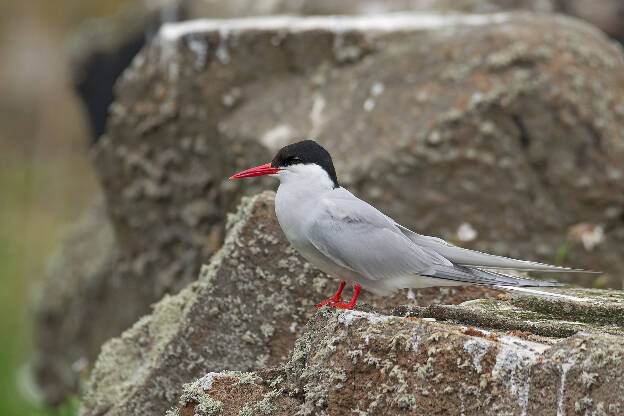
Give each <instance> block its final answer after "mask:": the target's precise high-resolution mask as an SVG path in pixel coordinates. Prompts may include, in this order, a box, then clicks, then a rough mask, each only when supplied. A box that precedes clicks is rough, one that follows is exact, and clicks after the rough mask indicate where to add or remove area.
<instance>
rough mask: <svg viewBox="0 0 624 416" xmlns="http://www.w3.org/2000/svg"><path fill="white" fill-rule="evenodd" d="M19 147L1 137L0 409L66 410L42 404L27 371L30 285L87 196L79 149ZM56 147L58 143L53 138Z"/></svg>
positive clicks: (88, 182) (90, 188) (90, 187)
mask: <svg viewBox="0 0 624 416" xmlns="http://www.w3.org/2000/svg"><path fill="white" fill-rule="evenodd" d="M49 146H50V147H53V146H52V144H50V145H46V146H42V147H45V148H41V149H36V150H34V151H25V150H24V149H23V148H20V147H16V146H11V144H9V143H7V142H6V141H1V140H0V193H1V195H2V196H1V197H0V287H1V289H0V339H2V348H0V415H3V416H11V415H29V414H32V415H48V414H49V415H69V414H73V413H72V412H73V411H72V410H71V409H74V408H75V406H76V402H77V401H76V400H75V399H72V400H70V401H69V402H68V403H67V404H66V405H64V406H61V407H60V408H59V409H58V410H53V411H51V410H46V409H41V408H40V406H38V404H37V403H36V393H34V392H35V391H36V389H35V388H34V385H33V382H32V380H31V377H30V372H29V371H28V367H27V365H28V363H29V362H30V361H31V354H32V334H31V324H30V317H29V310H30V302H31V301H32V291H33V289H34V286H35V284H36V283H37V282H38V281H39V280H40V279H41V277H42V276H43V274H44V270H45V264H46V260H47V258H48V257H49V256H50V254H51V253H52V252H53V250H54V249H55V248H56V247H58V245H59V244H60V242H61V240H62V235H63V231H64V229H65V228H66V227H67V225H68V224H70V223H71V222H72V221H73V220H74V219H75V218H76V217H77V216H78V215H79V214H80V212H81V211H82V210H83V209H84V207H85V205H86V204H88V203H89V202H90V201H91V200H92V199H93V195H94V188H95V187H94V181H93V179H92V177H91V175H89V167H88V164H87V161H86V156H87V152H86V148H85V146H81V145H80V144H78V145H77V144H75V143H65V144H64V145H61V146H59V148H58V150H59V151H58V152H54V151H51V150H50V149H49ZM57 146H58V144H57Z"/></svg>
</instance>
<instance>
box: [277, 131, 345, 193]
mask: <svg viewBox="0 0 624 416" xmlns="http://www.w3.org/2000/svg"><path fill="white" fill-rule="evenodd" d="M298 163H302V164H307V163H316V164H317V165H319V166H320V167H322V168H323V169H325V172H327V174H328V175H329V177H330V179H331V180H332V182H334V188H337V187H338V186H339V185H338V178H337V177H336V170H335V169H334V163H333V162H332V158H331V156H330V155H329V152H328V151H327V150H325V148H324V147H323V146H321V145H320V144H318V143H317V142H315V141H314V140H303V141H300V142H297V143H293V144H289V145H288V146H284V147H282V148H281V149H280V151H279V152H277V154H276V155H275V157H274V158H273V160H272V161H271V167H274V168H280V167H284V166H290V165H296V164H298Z"/></svg>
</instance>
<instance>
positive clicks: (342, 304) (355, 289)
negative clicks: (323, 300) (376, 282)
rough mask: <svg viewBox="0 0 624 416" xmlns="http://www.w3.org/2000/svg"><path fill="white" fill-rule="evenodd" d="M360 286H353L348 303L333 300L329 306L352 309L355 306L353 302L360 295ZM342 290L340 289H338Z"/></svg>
mask: <svg viewBox="0 0 624 416" xmlns="http://www.w3.org/2000/svg"><path fill="white" fill-rule="evenodd" d="M361 289H362V286H360V285H358V284H356V285H355V286H354V287H353V297H352V298H351V301H349V303H345V302H333V303H330V304H329V307H330V308H340V309H353V308H354V307H355V302H356V301H357V298H358V296H359V295H360V290H361ZM340 291H341V292H342V289H341V290H340Z"/></svg>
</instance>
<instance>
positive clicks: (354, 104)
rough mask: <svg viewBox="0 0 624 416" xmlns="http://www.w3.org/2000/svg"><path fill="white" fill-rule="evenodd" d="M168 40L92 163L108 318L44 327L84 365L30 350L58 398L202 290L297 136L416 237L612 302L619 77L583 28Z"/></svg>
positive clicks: (488, 24)
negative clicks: (266, 171)
mask: <svg viewBox="0 0 624 416" xmlns="http://www.w3.org/2000/svg"><path fill="white" fill-rule="evenodd" d="M261 3H263V4H265V3H266V4H268V3H270V2H268V3H267V2H261ZM323 3H324V2H318V3H315V5H314V7H316V8H318V7H322V5H323ZM467 3H471V2H467ZM467 3H466V4H467ZM474 3H475V4H477V3H479V4H481V3H482V2H474ZM483 3H484V2H483ZM224 4H225V3H224ZM227 4H228V5H229V4H230V3H229V2H227ZM232 4H234V3H232ZM257 4H260V3H257ZM309 4H312V3H309ZM340 4H342V3H340ZM371 4H372V3H371ZM414 4H416V3H414ZM454 4H459V3H454ZM228 7H229V6H228ZM310 7H312V6H310ZM243 9H244V7H243ZM246 10H249V9H246ZM462 10H463V9H462ZM488 11H489V10H488ZM258 13H260V14H262V13H261V12H260V11H258ZM267 13H269V12H267ZM215 15H217V14H215ZM272 21H273V22H275V20H272ZM311 22H315V23H311ZM349 22H351V23H349ZM406 22H407V23H406ZM390 27H394V28H395V30H386V29H388V28H390ZM169 28H170V29H171V28H173V29H174V30H173V32H172V31H169V32H168V33H169V34H170V35H171V34H172V33H175V31H176V30H177V29H184V28H187V29H188V30H187V29H184V30H185V31H186V32H188V33H186V34H185V35H184V36H179V37H175V36H164V35H162V34H161V36H159V37H158V38H157V40H156V41H154V42H153V43H152V44H151V45H150V46H149V47H148V48H147V49H146V50H144V51H143V52H142V53H141V54H140V55H139V56H138V57H137V58H136V59H135V61H134V64H133V66H132V67H131V68H130V69H129V70H128V71H127V72H126V74H125V75H124V77H123V79H122V80H121V82H120V83H119V86H118V90H117V96H118V100H117V102H116V103H115V104H114V105H113V106H112V107H111V115H112V120H111V122H110V124H109V132H108V134H107V135H106V137H105V139H104V140H103V141H102V143H100V144H98V145H97V150H96V164H97V166H98V170H99V172H100V175H101V177H102V181H103V183H104V185H105V193H106V198H107V203H108V209H109V211H110V214H111V219H112V222H113V224H114V229H115V238H116V242H115V243H114V244H115V245H116V247H115V248H114V250H115V251H116V253H117V254H116V257H117V258H116V260H115V265H114V266H111V267H112V272H108V271H107V270H102V271H101V272H98V273H95V274H93V275H97V276H100V277H101V279H102V280H101V281H100V282H99V283H97V284H95V283H93V284H94V286H97V287H101V288H105V290H101V291H100V292H99V293H98V294H97V298H98V302H102V303H103V304H106V305H117V306H118V307H110V308H105V309H101V310H100V311H95V308H93V309H88V310H87V312H81V311H78V310H73V311H72V313H71V315H70V314H68V313H66V311H64V310H63V309H62V308H57V309H50V312H49V314H48V319H49V320H50V322H56V324H58V325H60V326H64V327H68V323H69V320H67V324H66V323H65V322H62V321H63V319H64V317H66V316H72V320H71V321H73V324H72V325H73V327H75V328H80V331H81V332H80V333H79V334H80V337H79V338H80V339H78V338H74V337H64V336H58V337H56V340H55V345H54V346H53V347H43V348H42V349H43V350H44V351H52V352H54V351H63V350H65V351H67V352H70V351H78V352H77V353H76V354H74V353H71V354H68V355H66V356H58V355H54V353H53V354H52V355H49V354H48V355H46V354H47V352H44V353H43V354H42V355H41V356H42V362H44V361H45V362H47V363H48V364H46V365H47V366H48V368H52V367H57V368H59V369H60V370H59V372H58V373H57V376H58V379H64V378H65V377H67V379H66V380H67V382H66V383H65V382H64V383H65V384H66V385H71V386H75V385H77V381H76V378H75V377H73V378H72V377H69V376H67V375H68V374H69V373H68V372H67V371H66V370H67V369H68V368H70V367H71V364H72V363H76V362H77V365H76V368H79V367H81V366H82V364H81V363H82V362H83V361H82V357H85V354H84V353H83V351H87V350H88V351H90V352H89V353H88V354H86V356H87V361H88V362H90V359H92V358H93V356H94V354H95V352H96V351H97V349H98V348H99V345H100V343H101V342H102V340H104V339H106V338H107V337H109V336H110V335H114V334H118V333H119V332H120V331H121V330H122V329H124V328H126V327H128V326H129V325H130V324H131V323H132V322H134V320H135V319H136V318H137V317H138V316H140V315H141V314H144V313H147V311H148V310H149V305H150V304H151V303H152V302H154V301H156V300H158V299H160V298H161V297H162V296H163V294H165V293H173V292H177V291H179V290H181V289H182V288H183V287H185V286H186V285H187V284H188V283H189V282H191V281H193V280H194V279H195V278H196V276H197V274H198V271H199V267H200V265H201V264H202V263H204V262H207V261H208V260H209V258H210V256H211V255H212V254H213V253H214V252H215V251H216V250H217V249H218V248H219V247H220V245H221V243H222V240H223V235H224V233H223V224H224V219H225V215H226V212H228V211H229V210H231V209H232V208H233V207H234V205H235V204H236V203H237V201H238V200H239V197H240V195H242V194H251V193H255V192H257V191H258V190H260V189H262V188H265V187H267V186H270V185H269V184H270V182H261V181H254V180H247V181H240V182H236V183H234V182H228V181H227V180H226V179H225V178H226V177H227V176H229V174H231V173H233V172H236V171H237V170H240V169H243V168H247V167H249V166H252V165H254V164H259V163H265V162H266V161H267V160H269V159H270V157H271V156H272V153H273V152H274V151H275V149H276V148H277V147H279V146H280V145H281V144H283V143H285V142H287V141H290V140H293V139H294V138H296V137H316V138H318V140H319V141H320V142H321V143H322V144H323V145H325V146H326V147H327V148H328V149H329V150H330V151H331V152H332V153H333V154H334V156H335V159H336V165H337V168H338V173H339V177H340V179H341V182H342V183H343V184H344V185H346V186H348V187H349V188H350V189H352V190H353V191H355V193H356V194H358V195H359V196H360V197H362V198H363V199H365V200H367V201H369V202H371V203H373V204H374V205H376V206H378V207H379V208H381V209H382V210H383V211H385V212H386V213H388V214H390V215H392V216H394V217H395V218H397V220H399V221H401V222H402V223H404V224H405V225H407V226H410V227H412V228H413V229H415V230H417V231H419V232H423V233H429V234H434V235H439V236H442V237H444V238H447V239H450V240H453V241H455V242H458V243H461V244H462V245H465V246H467V247H472V248H477V249H482V250H486V251H492V252H495V253H498V254H506V255H512V256H517V257H524V258H531V259H537V260H543V261H548V262H553V261H555V260H556V261H564V262H565V263H566V264H569V265H574V266H577V267H586V268H592V269H598V270H605V271H606V272H607V273H606V274H605V275H604V276H601V277H600V278H599V279H597V280H590V279H593V277H587V276H585V277H583V276H577V279H584V280H577V282H580V283H582V284H584V285H591V284H596V285H603V286H610V287H620V285H621V279H620V276H619V275H618V271H619V270H621V268H622V266H623V265H624V264H623V260H622V258H624V257H623V254H624V251H623V250H624V248H623V247H624V245H623V244H622V242H623V241H624V221H623V220H622V218H623V215H624V196H623V195H624V193H623V192H622V186H623V183H624V181H622V180H621V178H622V174H623V173H622V166H624V160H623V158H624V157H623V154H624V144H623V143H624V141H623V140H622V134H623V133H622V132H623V131H624V128H622V127H623V126H622V120H623V119H624V118H623V117H622V115H623V114H624V103H623V102H622V100H623V99H622V97H624V93H623V91H622V89H623V88H624V75H623V74H624V71H623V70H622V69H624V68H623V66H624V65H623V63H622V54H621V50H619V48H618V47H616V46H615V45H613V44H611V43H610V42H609V41H608V40H606V39H605V37H604V36H602V35H601V34H600V33H598V32H597V31H596V30H595V29H593V28H591V27H589V26H587V25H584V24H581V23H579V22H577V21H575V20H571V19H566V18H562V17H548V16H534V15H526V14H495V15H491V16H485V15H467V16H464V17H457V16H448V15H444V16H443V15H427V16H423V15H418V16H412V17H410V16H405V15H403V16H394V17H385V18H372V17H367V18H364V17H363V18H352V19H346V20H339V19H331V18H325V19H321V18H318V19H314V20H312V21H310V20H305V19H296V18H293V19H285V20H278V21H277V23H276V24H275V25H272V24H267V23H266V20H263V19H257V20H253V21H247V22H241V21H237V20H234V21H229V22H221V23H216V22H212V23H208V24H192V23H191V24H189V26H177V27H169ZM245 28H246V29H245ZM571 195H574V197H571ZM536 213H539V214H536ZM466 231H467V232H466ZM111 249H113V248H111ZM106 267H109V266H106ZM68 275H69V274H68ZM561 278H562V279H570V278H571V277H569V276H561ZM331 290H333V289H330V291H331ZM81 293H82V292H80V291H78V292H74V293H73V294H71V295H68V296H66V297H67V298H68V299H71V298H74V299H80V296H81ZM431 293H432V296H434V297H435V296H437V295H436V293H437V294H438V295H439V292H435V293H434V292H431ZM421 294H422V293H421ZM46 297H47V296H46ZM426 299H427V298H423V302H425V300H426ZM95 304H97V303H95ZM423 304H424V303H423ZM119 305H123V307H119ZM102 311H105V312H102ZM92 312H93V313H98V314H100V315H101V316H105V317H107V322H106V324H107V325H110V327H111V332H108V330H106V331H100V330H99V328H98V327H96V326H93V325H91V324H90V323H91V316H92V315H91V313H92ZM53 328H55V327H54V325H51V326H50V330H49V331H47V333H48V334H49V333H51V331H52V330H53ZM57 328H58V327H57ZM60 333H61V332H59V334H60ZM76 333H78V332H76ZM65 339H71V340H72V341H71V342H76V343H87V344H88V346H87V347H85V346H84V345H82V346H78V345H76V346H72V347H67V345H66V344H65V345H63V344H62V343H63V340H65ZM56 358H59V360H58V362H55V359H56ZM78 364H80V365H78ZM61 374H62V375H61ZM52 378H54V377H50V378H47V379H46V377H43V380H44V384H47V383H48V381H46V380H50V379H52ZM54 389H56V387H54Z"/></svg>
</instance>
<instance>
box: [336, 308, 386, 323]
mask: <svg viewBox="0 0 624 416" xmlns="http://www.w3.org/2000/svg"><path fill="white" fill-rule="evenodd" d="M356 319H366V320H367V321H368V322H370V323H371V324H372V325H379V324H383V323H385V322H388V320H389V319H390V317H389V316H386V315H379V314H375V313H368V312H362V311H354V310H344V311H341V312H340V314H339V315H338V322H340V323H341V324H343V325H344V326H346V327H348V326H349V325H350V324H351V323H352V322H353V321H354V320H356Z"/></svg>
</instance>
